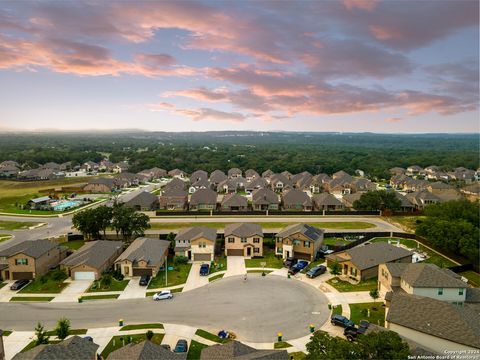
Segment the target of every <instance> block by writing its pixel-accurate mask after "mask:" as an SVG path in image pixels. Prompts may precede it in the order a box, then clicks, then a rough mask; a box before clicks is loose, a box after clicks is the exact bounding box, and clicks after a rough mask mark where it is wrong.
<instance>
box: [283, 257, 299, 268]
mask: <svg viewBox="0 0 480 360" xmlns="http://www.w3.org/2000/svg"><path fill="white" fill-rule="evenodd" d="M297 262H298V259H295V258H294V257H289V258H287V260H285V261H284V262H283V266H285V267H287V268H291V267H292V266H293V265H295V264H296V263H297Z"/></svg>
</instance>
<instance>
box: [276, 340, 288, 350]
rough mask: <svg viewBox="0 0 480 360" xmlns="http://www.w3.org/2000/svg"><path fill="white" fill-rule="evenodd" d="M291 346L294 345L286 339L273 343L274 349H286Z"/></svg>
mask: <svg viewBox="0 0 480 360" xmlns="http://www.w3.org/2000/svg"><path fill="white" fill-rule="evenodd" d="M291 346H292V345H290V344H289V343H288V342H285V341H277V342H276V343H275V344H273V348H274V349H285V348H289V347H291Z"/></svg>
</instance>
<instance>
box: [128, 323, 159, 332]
mask: <svg viewBox="0 0 480 360" xmlns="http://www.w3.org/2000/svg"><path fill="white" fill-rule="evenodd" d="M141 329H163V324H160V323H154V324H137V325H125V326H124V327H122V328H121V329H120V331H127V330H141Z"/></svg>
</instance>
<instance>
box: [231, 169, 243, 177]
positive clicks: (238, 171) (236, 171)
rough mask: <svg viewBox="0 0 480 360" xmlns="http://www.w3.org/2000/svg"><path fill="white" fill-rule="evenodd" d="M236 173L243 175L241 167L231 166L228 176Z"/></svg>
mask: <svg viewBox="0 0 480 360" xmlns="http://www.w3.org/2000/svg"><path fill="white" fill-rule="evenodd" d="M235 175H240V176H242V170H240V169H239V168H231V169H229V170H228V177H231V176H235Z"/></svg>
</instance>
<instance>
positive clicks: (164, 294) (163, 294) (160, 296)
mask: <svg viewBox="0 0 480 360" xmlns="http://www.w3.org/2000/svg"><path fill="white" fill-rule="evenodd" d="M171 298H173V294H172V292H171V291H170V290H163V291H160V292H159V293H156V294H155V295H153V300H166V299H171Z"/></svg>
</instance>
